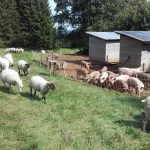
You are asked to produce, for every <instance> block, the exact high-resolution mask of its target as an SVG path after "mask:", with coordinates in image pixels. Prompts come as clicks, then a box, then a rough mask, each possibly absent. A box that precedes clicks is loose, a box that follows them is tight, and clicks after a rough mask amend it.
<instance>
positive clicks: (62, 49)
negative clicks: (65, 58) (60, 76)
mask: <svg viewBox="0 0 150 150" xmlns="http://www.w3.org/2000/svg"><path fill="white" fill-rule="evenodd" d="M58 51H59V52H60V53H61V54H74V53H76V52H78V51H80V49H78V48H72V49H70V48H60V49H59V50H58Z"/></svg>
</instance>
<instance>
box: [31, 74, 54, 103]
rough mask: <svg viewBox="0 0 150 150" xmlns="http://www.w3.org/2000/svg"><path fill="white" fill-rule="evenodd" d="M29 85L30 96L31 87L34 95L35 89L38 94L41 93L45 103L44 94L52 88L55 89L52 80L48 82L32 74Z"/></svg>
mask: <svg viewBox="0 0 150 150" xmlns="http://www.w3.org/2000/svg"><path fill="white" fill-rule="evenodd" d="M29 87H30V95H31V96H32V89H35V91H34V95H36V91H39V92H40V94H41V95H42V99H44V101H45V103H46V98H45V95H46V94H47V93H48V91H49V90H50V89H52V90H54V89H55V84H54V83H52V82H48V81H47V80H45V79H44V78H42V77H40V76H32V78H31V80H30V82H29Z"/></svg>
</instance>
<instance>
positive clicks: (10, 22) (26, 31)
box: [0, 0, 57, 49]
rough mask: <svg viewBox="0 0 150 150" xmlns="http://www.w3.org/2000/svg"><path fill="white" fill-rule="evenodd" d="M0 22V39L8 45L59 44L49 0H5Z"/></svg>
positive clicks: (0, 6) (1, 4) (38, 46)
mask: <svg viewBox="0 0 150 150" xmlns="http://www.w3.org/2000/svg"><path fill="white" fill-rule="evenodd" d="M0 22H1V23H0V39H1V41H2V42H4V44H5V45H6V46H23V47H32V48H38V49H39V48H48V49H51V48H54V47H55V46H56V45H57V44H56V43H57V41H56V40H57V38H56V37H57V32H56V29H55V28H54V27H53V25H54V24H53V17H52V15H51V11H50V8H49V5H48V0H32V1H31V0H3V1H1V2H0Z"/></svg>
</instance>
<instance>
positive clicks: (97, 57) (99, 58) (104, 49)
mask: <svg viewBox="0 0 150 150" xmlns="http://www.w3.org/2000/svg"><path fill="white" fill-rule="evenodd" d="M86 33H87V34H89V59H90V61H91V62H92V63H94V64H100V63H105V62H109V63H116V62H119V51H120V35H119V34H117V33H115V32H86Z"/></svg>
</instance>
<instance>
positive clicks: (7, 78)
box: [0, 69, 23, 92]
mask: <svg viewBox="0 0 150 150" xmlns="http://www.w3.org/2000/svg"><path fill="white" fill-rule="evenodd" d="M0 78H1V80H2V82H3V84H4V85H5V86H6V83H7V84H9V86H10V89H11V85H14V86H15V85H16V86H17V87H18V88H19V91H20V92H21V91H22V90H21V88H22V87H23V84H22V80H21V79H20V77H19V74H18V73H17V72H16V71H15V70H13V69H5V70H3V71H2V72H1V74H0Z"/></svg>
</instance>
